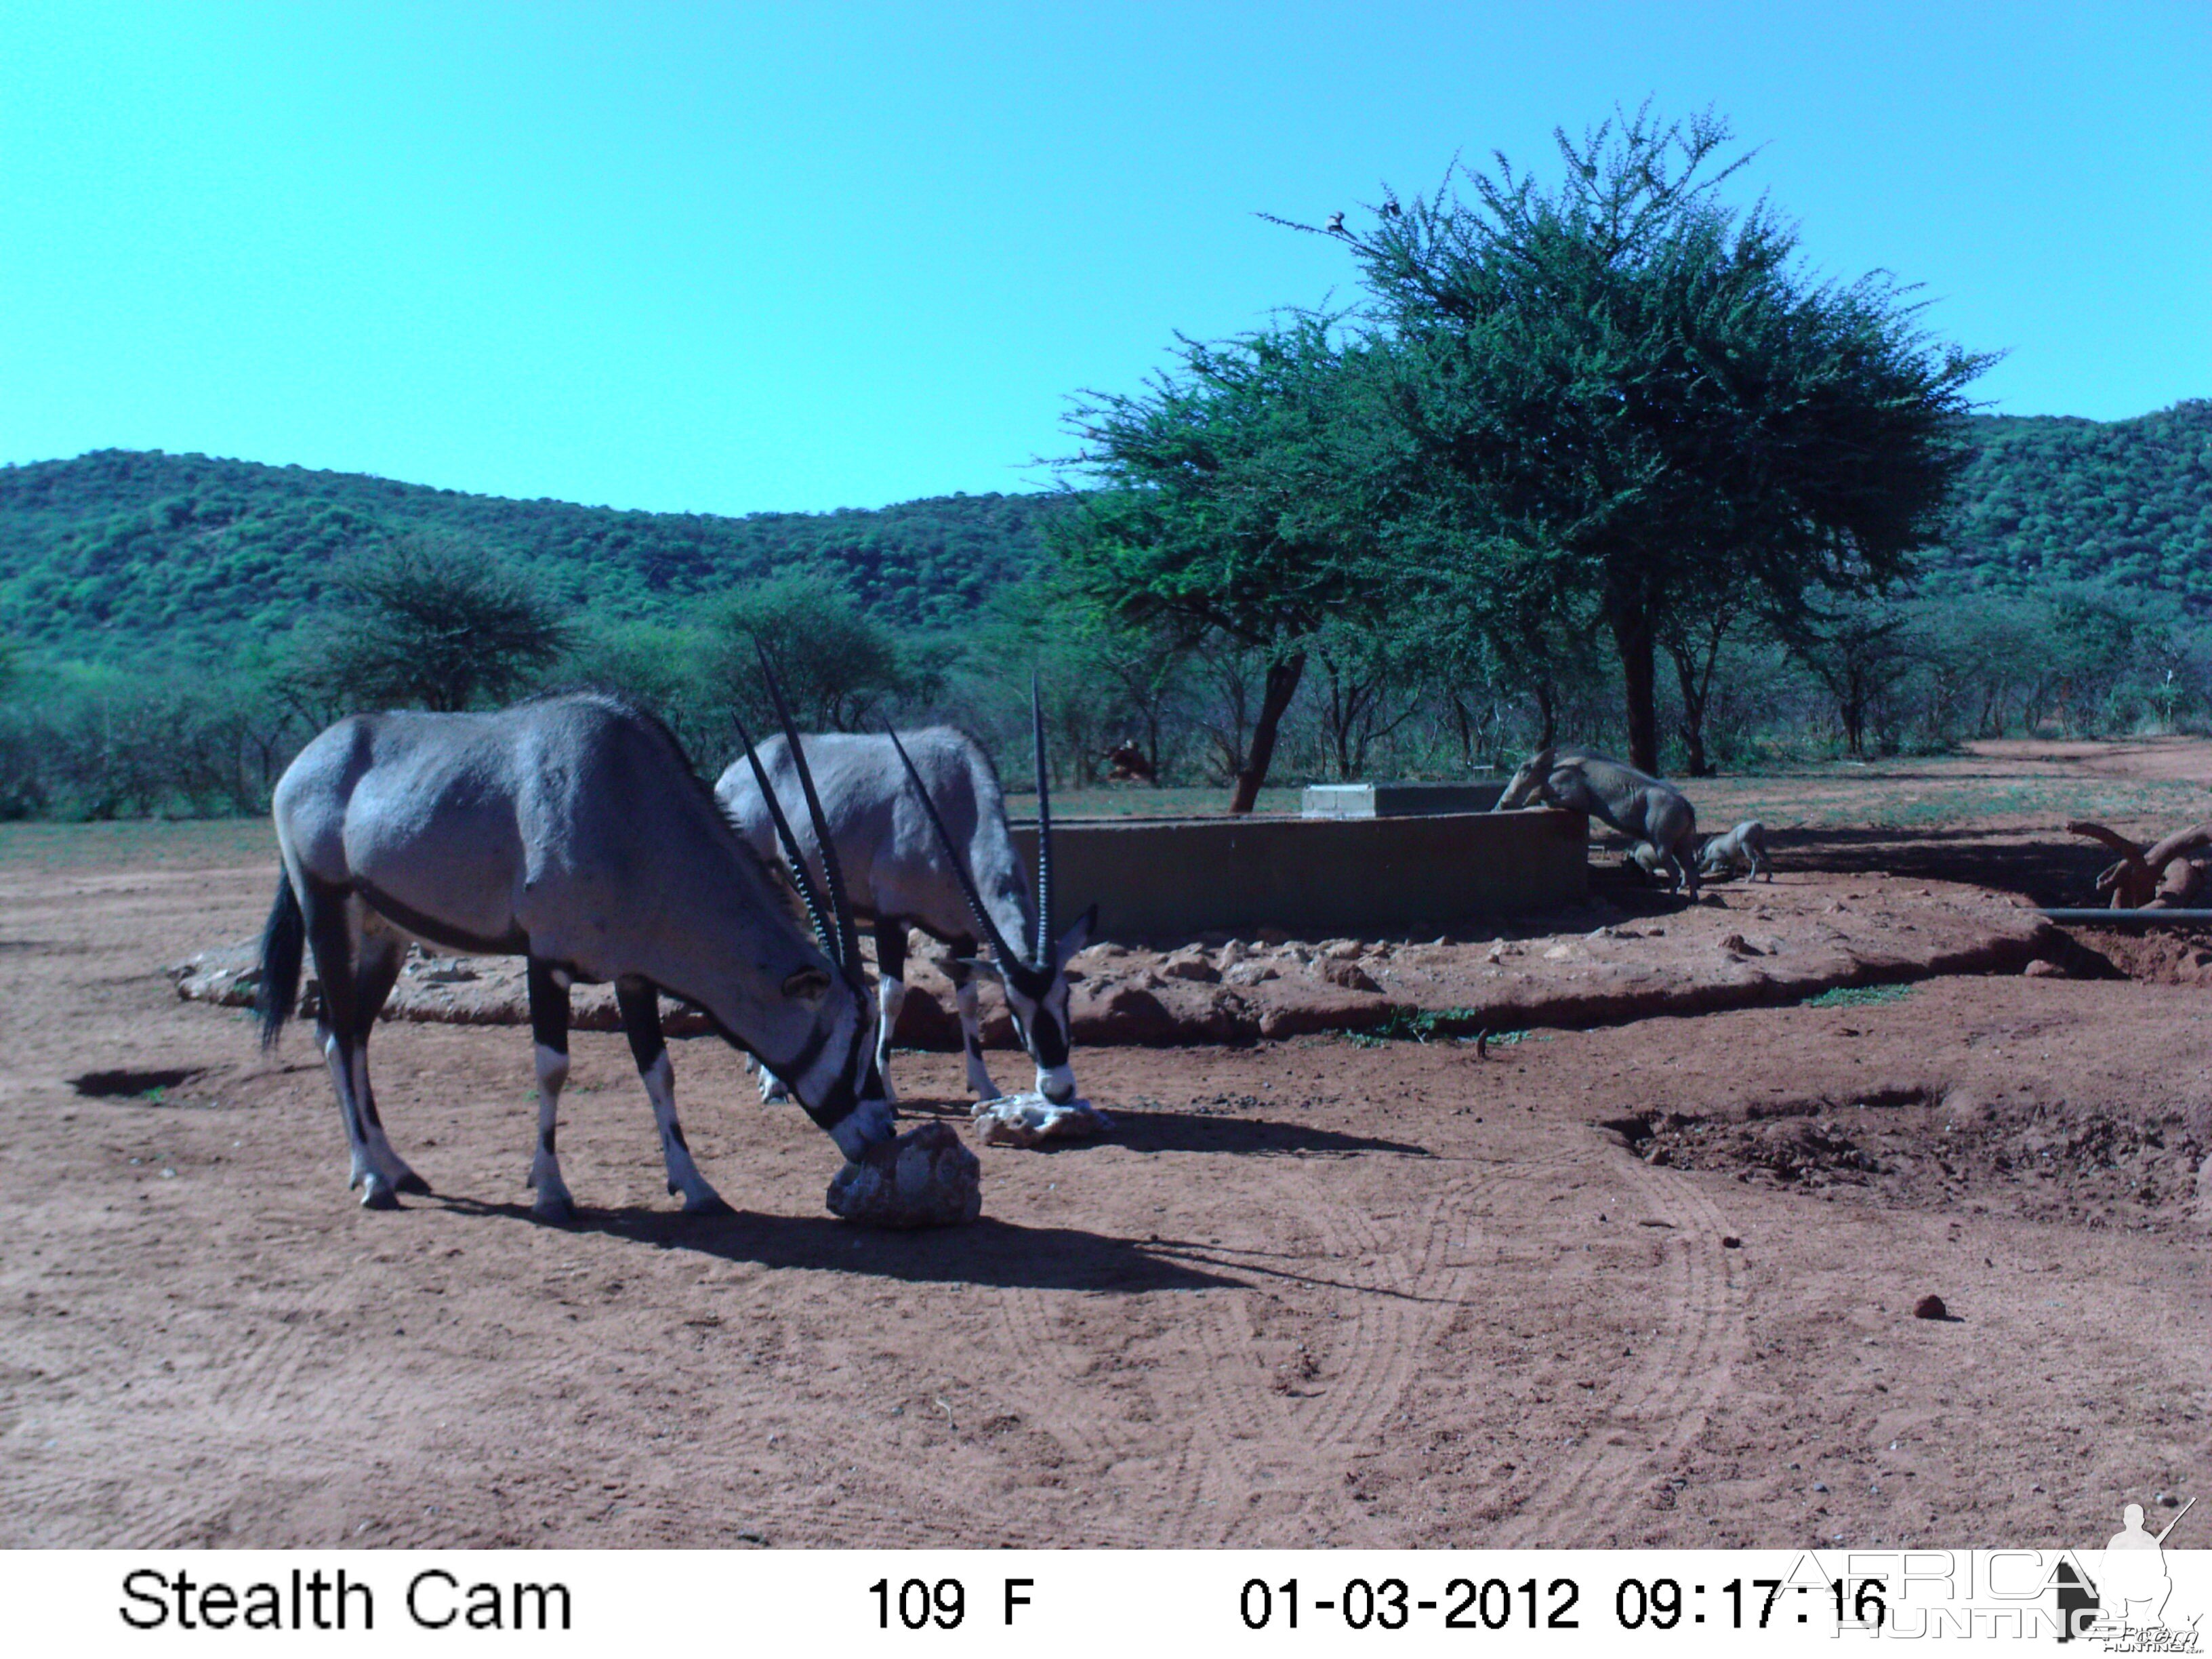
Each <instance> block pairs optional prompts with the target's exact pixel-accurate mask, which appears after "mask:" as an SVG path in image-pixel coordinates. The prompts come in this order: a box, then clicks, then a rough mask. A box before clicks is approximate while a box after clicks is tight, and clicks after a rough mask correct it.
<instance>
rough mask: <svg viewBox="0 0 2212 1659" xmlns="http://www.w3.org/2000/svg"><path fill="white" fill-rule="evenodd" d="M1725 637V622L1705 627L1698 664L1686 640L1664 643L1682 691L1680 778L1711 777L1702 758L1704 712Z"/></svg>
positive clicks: (1671, 639) (1676, 638)
mask: <svg viewBox="0 0 2212 1659" xmlns="http://www.w3.org/2000/svg"><path fill="white" fill-rule="evenodd" d="M1727 635H1728V624H1727V623H1726V622H1722V623H1718V624H1717V625H1714V624H1708V625H1707V632H1706V635H1705V640H1704V641H1703V660H1702V661H1701V660H1700V659H1699V647H1696V646H1693V645H1692V644H1691V642H1690V641H1688V640H1687V639H1685V638H1682V637H1680V636H1679V635H1671V634H1670V635H1669V637H1668V640H1667V642H1666V649H1667V654H1668V657H1670V658H1672V659H1674V678H1675V679H1676V680H1677V681H1679V682H1680V685H1681V688H1682V747H1683V748H1684V750H1686V751H1687V754H1688V759H1687V762H1686V766H1685V773H1684V775H1686V776H1688V777H1692V778H1709V777H1711V776H1712V775H1713V763H1712V762H1711V760H1709V759H1707V758H1706V756H1705V710H1706V709H1708V708H1711V706H1712V700H1713V673H1714V671H1715V670H1716V669H1717V667H1718V666H1719V664H1720V658H1721V641H1723V639H1724V638H1726V637H1727Z"/></svg>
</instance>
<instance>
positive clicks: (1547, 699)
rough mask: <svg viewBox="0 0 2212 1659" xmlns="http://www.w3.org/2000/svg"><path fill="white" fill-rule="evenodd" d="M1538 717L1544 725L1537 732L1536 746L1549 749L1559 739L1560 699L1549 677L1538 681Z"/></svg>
mask: <svg viewBox="0 0 2212 1659" xmlns="http://www.w3.org/2000/svg"><path fill="white" fill-rule="evenodd" d="M1536 718H1537V719H1538V720H1541V721H1542V722H1543V726H1544V729H1543V730H1542V731H1541V732H1538V733H1537V734H1536V747H1537V748H1539V749H1549V748H1550V747H1551V746H1552V745H1553V744H1555V743H1557V742H1559V698H1558V697H1557V696H1554V695H1553V684H1552V682H1551V680H1550V678H1548V677H1547V678H1542V679H1539V680H1538V681H1537V682H1536Z"/></svg>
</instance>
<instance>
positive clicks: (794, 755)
mask: <svg viewBox="0 0 2212 1659" xmlns="http://www.w3.org/2000/svg"><path fill="white" fill-rule="evenodd" d="M753 648H754V649H755V650H756V651H757V652H759V653H760V665H761V675H762V678H764V679H766V680H767V681H768V695H769V701H770V702H774V703H775V714H776V718H777V719H778V720H781V721H782V722H783V735H784V738H785V740H786V741H787V742H788V743H789V744H791V763H792V764H793V766H794V767H796V768H797V769H798V770H799V793H802V794H804V795H805V797H806V815H807V816H808V817H810V818H811V819H813V820H814V839H815V840H816V841H817V842H818V843H819V844H820V845H821V848H822V880H823V885H824V886H826V887H828V888H829V909H830V913H831V914H832V915H834V916H835V917H836V921H837V948H836V951H833V952H832V953H831V954H832V955H834V956H835V957H836V958H837V965H838V966H839V967H840V968H842V969H844V970H845V977H846V978H847V979H848V980H851V981H853V982H854V984H856V985H857V984H858V983H859V982H860V981H859V979H858V977H857V976H858V975H859V974H860V934H859V933H857V932H855V931H854V927H853V907H852V906H851V905H850V904H848V902H846V899H845V876H844V872H843V871H842V870H841V869H840V868H839V867H838V865H837V845H836V842H833V841H832V840H831V839H830V838H829V819H828V818H827V817H823V811H822V798H821V797H820V796H819V795H817V794H816V793H814V774H813V773H812V771H811V770H810V769H808V767H807V764H806V750H805V747H804V746H803V745H801V744H800V743H799V727H798V726H795V725H793V723H792V719H791V709H790V708H789V707H788V705H787V704H786V703H785V702H784V700H783V687H782V686H781V684H778V682H777V680H776V678H775V669H774V668H772V667H770V666H769V660H768V647H766V646H765V645H763V644H762V643H761V642H760V641H759V640H758V639H757V638H756V639H755V640H754V641H753Z"/></svg>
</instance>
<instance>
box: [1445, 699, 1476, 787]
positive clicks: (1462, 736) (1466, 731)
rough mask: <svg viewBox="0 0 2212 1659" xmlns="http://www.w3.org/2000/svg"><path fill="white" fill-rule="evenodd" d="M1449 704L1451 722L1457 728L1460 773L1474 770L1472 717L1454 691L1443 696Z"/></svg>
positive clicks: (1464, 703) (1465, 704)
mask: <svg viewBox="0 0 2212 1659" xmlns="http://www.w3.org/2000/svg"><path fill="white" fill-rule="evenodd" d="M1445 701H1446V702H1449V703H1450V704H1451V711H1452V720H1453V722H1454V724H1455V725H1456V726H1458V727H1459V762H1460V769H1462V771H1467V772H1472V771H1474V715H1472V714H1469V713H1468V707H1467V703H1466V702H1465V701H1464V700H1463V699H1462V697H1461V696H1460V695H1459V693H1458V692H1456V691H1452V692H1448V693H1446V694H1445Z"/></svg>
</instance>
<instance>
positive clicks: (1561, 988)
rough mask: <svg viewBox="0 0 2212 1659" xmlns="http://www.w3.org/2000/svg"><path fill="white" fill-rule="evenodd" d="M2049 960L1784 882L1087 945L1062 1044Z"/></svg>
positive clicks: (484, 982) (494, 971) (522, 1002)
mask: <svg viewBox="0 0 2212 1659" xmlns="http://www.w3.org/2000/svg"><path fill="white" fill-rule="evenodd" d="M2066 950H2067V947H2066V943H2065V940H2064V938H2063V935H2061V934H2059V933H2057V931H2056V930H2054V929H2052V928H2051V927H2050V926H2049V925H2048V924H2047V923H2045V922H2044V921H2042V920H2041V918H2039V916H2038V915H2036V914H2035V912H2034V911H2033V910H2032V909H2030V908H2028V907H2027V906H2026V905H2025V904H2023V903H2021V902H2018V901H2016V900H2014V899H2011V898H2008V897H2006V896H2002V895H1999V894H1993V893H1989V892H1984V891H1983V890H1979V889H1978V888H1973V887H1967V886H1962V885H1957V884H1948V883H1942V882H1927V881H1906V880H1899V879H1896V878H1889V877H1884V876H1875V875H1856V876H1851V877H1848V878H1844V877H1829V876H1820V875H1807V874H1796V875H1792V876H1786V877H1784V878H1782V879H1780V880H1778V881H1776V882H1773V883H1771V884H1770V883H1764V882H1762V883H1759V884H1755V885H1743V886H1730V887H1724V888H1721V889H1716V890H1709V897H1708V902H1703V903H1699V904H1684V903H1681V902H1679V901H1676V900H1673V899H1670V898H1667V897H1664V896H1659V895H1650V896H1638V895H1635V894H1623V895H1621V896H1620V897H1619V898H1618V899H1617V900H1614V899H1600V900H1595V901H1593V902H1591V903H1589V905H1586V906H1584V907H1582V908H1578V909H1577V910H1574V911H1571V912H1567V913H1563V914H1559V915H1549V916H1542V917H1535V918H1531V919H1529V920H1528V921H1526V922H1524V923H1520V924H1501V925H1499V926H1498V927H1495V928H1492V929H1482V930H1474V931H1472V932H1469V933H1462V934H1457V935H1446V936H1443V937H1439V938H1436V939H1429V940H1413V939H1320V940H1304V939H1289V938H1286V937H1285V936H1283V935H1280V934H1263V935H1262V936H1261V937H1259V938H1257V939H1231V938H1228V937H1225V936H1219V935H1215V936H1210V937H1208V938H1206V939H1199V940H1194V941H1190V942H1188V943H1180V944H1176V945H1171V946H1168V947H1164V948H1163V947H1160V946H1142V945H1122V944H1113V943H1105V944H1100V945H1093V946H1092V947H1091V949H1089V950H1087V951H1085V952H1083V954H1082V955H1081V956H1079V957H1077V958H1076V959H1075V961H1074V963H1073V964H1072V966H1071V969H1070V972H1069V975H1068V977H1069V978H1070V979H1071V980H1072V981H1074V989H1073V997H1072V1000H1071V1005H1070V1012H1071V1015H1072V1018H1073V1024H1074V1035H1075V1040H1076V1042H1078V1043H1079V1044H1081V1045H1084V1046H1086V1047H1094V1048H1095V1047H1105V1046H1113V1045H1119V1044H1127V1043H1139V1044H1176V1043H1191V1042H1252V1041H1254V1040H1255V1039H1261V1038H1274V1037H1287V1036H1300V1035H1304V1034H1306V1033H1310V1032H1316V1031H1328V1030H1351V1031H1384V1032H1388V1031H1392V1030H1413V1029H1414V1025H1409V1022H1414V1023H1415V1024H1417V1025H1418V1028H1419V1030H1422V1031H1423V1032H1427V1033H1433V1032H1443V1031H1462V1032H1468V1033H1472V1032H1474V1031H1477V1030H1493V1031H1496V1030H1522V1029H1527V1028H1530V1027H1535V1026H1567V1027H1582V1026H1591V1025H1602V1024H1620V1023H1621V1022H1624V1021H1627V1020H1633V1019H1641V1018H1649V1017H1650V1016H1653V1015H1656V1014H1692V1013H1705V1012H1713V1011H1715V1010H1718V1009H1724V1008H1741V1007H1754V1006H1772V1005H1776V1004H1781V1003H1789V1002H1797V1001H1802V1000H1804V999H1805V998H1807V997H1808V996H1812V995H1814V994H1818V993H1820V992H1821V991H1825V990H1828V989H1831V988H1832V987H1838V986H1852V985H1869V984H1876V983H1887V982H1896V981H1911V980H1919V979H1926V978H1929V977H1931V976H1933V975H1940V974H1988V973H2018V972H2020V971H2021V969H2024V968H2025V967H2027V964H2028V963H2030V962H2032V961H2033V960H2035V959H2037V958H2038V957H2057V958H2060V959H2063V957H2064V956H2065V953H2066ZM2208 961H2212V953H2208ZM169 971H170V975H171V977H172V978H173V979H174V980H175V981H176V984H177V990H178V994H179V995H180V996H184V997H187V998H191V999H195V1000H204V1001H210V1002H216V1003H220V1004H224V1005H227V1006H245V1005H246V1004H248V1003H250V1002H252V999H253V994H254V991H255V988H256V987H255V979H254V970H253V951H252V947H251V946H250V945H233V946H229V947H227V948H224V949H222V950H216V951H203V952H201V953H200V954H199V955H198V956H197V957H193V958H192V959H191V961H189V962H186V963H180V964H179V965H178V966H177V967H174V968H173V969H170V970H169ZM307 994H308V996H309V997H312V995H313V989H312V986H310V987H309V990H308V993H307ZM574 1003H575V1014H574V1024H575V1025H576V1026H577V1027H578V1028H579V1029H580V1030H614V1029H616V1028H617V1023H618V1022H617V1018H616V1014H615V1008H614V999H613V997H612V995H611V994H610V993H609V992H608V991H607V990H606V989H605V987H596V988H593V987H579V988H578V991H577V993H576V995H575V998H574ZM954 1008H955V1003H954V998H953V994H952V987H951V981H950V980H949V979H948V978H946V976H945V971H944V967H943V965H942V963H939V962H934V961H932V960H931V959H930V956H929V954H928V953H927V952H923V953H921V954H918V955H916V956H915V957H913V958H911V959H910V960H909V965H908V994H907V999H906V1002H905V1006H904V1007H903V1009H902V1012H901V1014H900V1018H899V1025H898V1030H897V1033H896V1037H897V1041H898V1042H899V1043H900V1044H901V1045H902V1046H903V1047H907V1048H929V1049H937V1050H941V1051H951V1050H956V1049H957V1048H958V1047H959V1044H960V1032H959V1024H958V1020H957V1015H956V1013H955V1012H954ZM529 1017H530V1013H529V1005H528V1000H527V995H526V991H525V988H524V983H523V965H522V963H521V962H520V959H517V958H509V957H461V958H453V957H426V956H422V955H421V954H420V953H416V954H413V955H411V956H410V960H409V961H408V963H407V966H406V968H405V970H404V972H403V973H402V974H401V975H400V981H399V984H398V987H397V988H396V989H395V990H394V992H393V993H392V1000H391V1002H390V1004H389V1005H387V1006H386V1018H395V1019H406V1020H423V1021H429V1022H432V1023H435V1024H460V1025H477V1024H489V1025H499V1024H506V1025H513V1024H525V1023H526V1022H527V1021H528V1019H529ZM663 1018H664V1019H665V1021H666V1022H667V1024H668V1027H669V1029H670V1030H671V1032H674V1033H677V1034H681V1035H690V1034H694V1033H703V1032H705V1031H706V1030H708V1025H707V1022H706V1020H705V1019H704V1018H703V1017H702V1016H701V1015H700V1014H699V1013H698V1012H696V1011H695V1010H691V1009H689V1008H687V1007H685V1006H682V1005H680V1004H678V1003H675V1002H672V1001H671V1002H670V1003H668V1004H667V1005H666V1006H665V1009H664V1014H663ZM983 1038H984V1042H986V1043H987V1045H989V1046H991V1047H994V1048H1007V1047H1011V1046H1012V1043H1013V1041H1014V1035H1013V1027H1012V1022H1011V1021H1010V1020H1009V1019H1008V1018H1007V1017H1006V1012H1005V1010H1004V1009H1003V1007H1001V1006H997V1005H996V1004H995V1003H994V1004H993V1005H992V1006H991V1011H990V1012H989V1013H988V1014H987V1017H986V1018H985V1021H984V1027H983Z"/></svg>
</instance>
